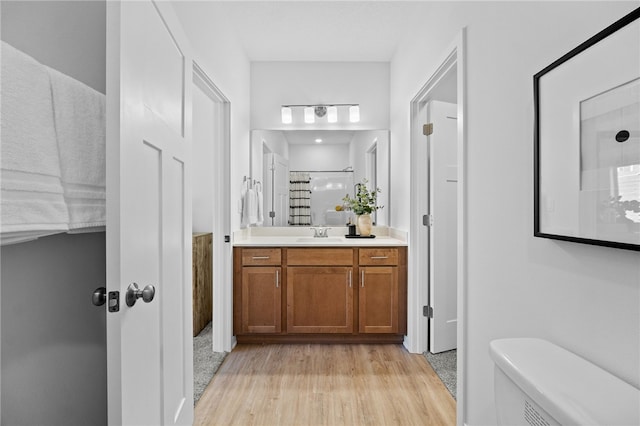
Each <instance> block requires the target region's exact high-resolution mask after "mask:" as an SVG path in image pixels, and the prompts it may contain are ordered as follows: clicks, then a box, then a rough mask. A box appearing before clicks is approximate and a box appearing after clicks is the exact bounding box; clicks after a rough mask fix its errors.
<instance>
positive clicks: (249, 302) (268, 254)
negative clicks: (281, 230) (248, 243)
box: [234, 248, 282, 334]
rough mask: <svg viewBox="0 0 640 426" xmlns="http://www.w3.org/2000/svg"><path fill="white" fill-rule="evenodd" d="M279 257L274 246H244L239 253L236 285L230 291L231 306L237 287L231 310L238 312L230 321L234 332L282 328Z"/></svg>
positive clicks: (279, 252) (261, 331)
mask: <svg viewBox="0 0 640 426" xmlns="http://www.w3.org/2000/svg"><path fill="white" fill-rule="evenodd" d="M236 257H237V256H236ZM281 259H282V257H281V250H280V249H274V248H267V249H244V250H242V252H241V253H240V259H239V260H240V261H241V271H240V275H241V280H240V288H239V289H237V288H236V289H235V290H234V305H236V300H235V297H236V296H235V293H236V292H238V291H237V290H239V303H238V304H237V305H236V306H234V310H237V309H238V308H239V309H240V313H241V315H240V318H238V319H239V321H237V322H236V321H234V331H235V332H236V334H239V333H280V332H281V331H282V303H281V302H282V266H280V265H281ZM238 305H239V306H238ZM234 316H235V313H234ZM235 319H236V318H234V320H235Z"/></svg>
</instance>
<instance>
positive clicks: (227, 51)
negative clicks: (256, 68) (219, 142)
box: [173, 1, 250, 232]
mask: <svg viewBox="0 0 640 426" xmlns="http://www.w3.org/2000/svg"><path fill="white" fill-rule="evenodd" d="M207 3H208V2H197V1H179V2H173V8H174V9H175V11H176V14H177V16H178V18H179V19H180V21H181V22H182V23H183V28H184V30H185V32H186V34H187V36H188V37H189V40H190V41H191V45H192V47H193V49H194V51H195V52H196V54H195V60H196V61H197V62H198V64H199V65H200V67H201V68H202V69H203V70H204V71H205V72H206V73H207V75H208V76H209V77H210V78H211V80H212V81H213V82H214V83H215V85H216V86H217V87H218V88H219V89H220V91H221V92H222V93H223V94H224V95H225V96H226V97H227V98H228V99H229V101H230V104H231V108H230V110H231V129H230V133H231V153H230V156H231V182H230V185H229V188H230V191H231V202H230V205H229V206H228V208H229V209H230V211H231V229H230V230H229V232H231V231H232V230H235V229H238V228H240V215H239V213H238V211H237V207H236V206H237V202H238V200H239V198H240V188H241V185H242V177H243V176H249V174H250V169H249V145H250V143H249V139H250V134H249V129H250V126H249V82H250V67H249V60H248V59H247V56H246V54H245V53H244V50H243V48H242V46H241V45H240V43H239V42H238V40H237V39H236V38H234V37H233V36H232V34H233V33H234V29H233V27H231V26H230V23H229V22H227V21H225V17H224V15H223V14H212V13H210V11H211V8H210V5H209V4H207ZM211 34H212V35H211ZM210 35H211V36H210Z"/></svg>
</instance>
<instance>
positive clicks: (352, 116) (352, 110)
mask: <svg viewBox="0 0 640 426" xmlns="http://www.w3.org/2000/svg"><path fill="white" fill-rule="evenodd" d="M349 121H350V122H352V123H357V122H358V121H360V107H359V106H358V105H352V106H350V107H349Z"/></svg>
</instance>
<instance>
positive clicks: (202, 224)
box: [191, 85, 217, 232]
mask: <svg viewBox="0 0 640 426" xmlns="http://www.w3.org/2000/svg"><path fill="white" fill-rule="evenodd" d="M215 108H216V104H214V103H213V102H212V101H211V99H210V98H209V97H207V95H206V94H205V93H204V92H203V91H202V90H201V89H200V88H199V87H198V86H197V85H196V86H194V89H193V108H192V111H193V120H192V122H193V146H192V148H193V171H192V179H193V185H192V192H191V197H192V200H193V223H192V227H193V232H212V231H213V226H214V225H213V215H214V212H215V211H217V210H214V206H213V202H214V200H213V195H214V191H213V187H214V185H213V184H214V179H215V168H214V167H213V164H214V161H215V159H214V155H215V150H214V146H213V141H215V140H216V132H215V131H214V128H213V125H212V124H213V121H214V117H216V109H215Z"/></svg>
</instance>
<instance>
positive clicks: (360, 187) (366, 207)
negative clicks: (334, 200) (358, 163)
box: [342, 179, 384, 237]
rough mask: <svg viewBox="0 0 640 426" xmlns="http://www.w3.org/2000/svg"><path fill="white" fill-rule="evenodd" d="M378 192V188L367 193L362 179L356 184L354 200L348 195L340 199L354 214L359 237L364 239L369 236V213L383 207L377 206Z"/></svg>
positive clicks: (367, 190)
mask: <svg viewBox="0 0 640 426" xmlns="http://www.w3.org/2000/svg"><path fill="white" fill-rule="evenodd" d="M379 192H380V188H376V189H374V190H371V191H369V189H368V188H367V180H366V179H363V180H362V182H361V183H358V184H356V194H355V197H354V198H351V197H350V196H349V194H347V195H345V196H344V198H343V199H342V201H344V203H345V206H346V208H347V209H348V210H351V211H353V212H354V213H355V214H356V216H357V219H356V221H357V224H358V229H359V230H360V235H362V236H364V237H367V236H369V235H371V227H372V220H371V213H373V212H374V211H376V210H379V209H381V208H382V207H384V206H379V205H378V204H377V196H378V193H379Z"/></svg>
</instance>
